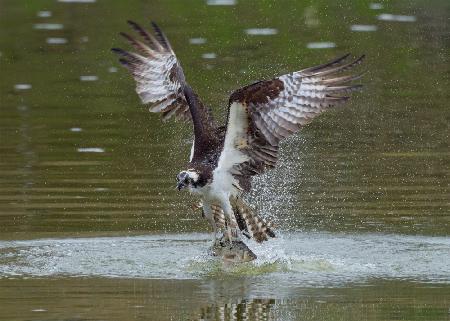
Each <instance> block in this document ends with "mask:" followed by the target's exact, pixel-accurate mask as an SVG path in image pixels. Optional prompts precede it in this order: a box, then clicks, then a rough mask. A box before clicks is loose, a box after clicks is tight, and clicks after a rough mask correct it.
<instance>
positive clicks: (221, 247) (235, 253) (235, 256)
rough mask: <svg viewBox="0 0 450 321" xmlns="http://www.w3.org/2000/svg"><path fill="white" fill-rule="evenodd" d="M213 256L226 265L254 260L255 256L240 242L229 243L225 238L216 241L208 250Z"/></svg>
mask: <svg viewBox="0 0 450 321" xmlns="http://www.w3.org/2000/svg"><path fill="white" fill-rule="evenodd" d="M209 252H210V254H211V255H213V256H217V257H221V258H222V259H223V261H224V262H227V263H245V262H251V261H254V260H256V258H257V256H256V254H255V253H253V251H252V250H250V249H249V247H248V246H247V245H246V244H245V243H244V242H243V241H241V240H233V241H232V242H231V244H230V241H229V240H228V239H227V238H226V237H225V236H223V237H221V238H220V239H217V240H216V241H215V242H214V244H213V245H212V246H211V248H210V249H209Z"/></svg>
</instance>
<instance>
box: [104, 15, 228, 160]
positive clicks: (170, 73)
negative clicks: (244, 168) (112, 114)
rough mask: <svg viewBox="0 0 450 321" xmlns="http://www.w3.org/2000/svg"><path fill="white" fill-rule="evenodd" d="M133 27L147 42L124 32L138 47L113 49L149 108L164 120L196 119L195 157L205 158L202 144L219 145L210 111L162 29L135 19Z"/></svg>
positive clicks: (123, 34) (131, 24)
mask: <svg viewBox="0 0 450 321" xmlns="http://www.w3.org/2000/svg"><path fill="white" fill-rule="evenodd" d="M128 23H129V24H130V26H131V27H132V28H133V29H134V30H135V31H136V32H137V33H138V34H139V35H140V36H141V38H142V39H143V42H142V41H140V40H137V39H135V38H133V37H132V36H130V35H128V34H126V33H123V32H122V33H120V34H121V35H122V36H123V37H124V38H125V39H126V40H127V41H128V42H129V43H130V44H131V45H132V46H133V47H134V48H135V49H136V50H137V52H138V53H136V52H129V51H126V50H123V49H119V48H113V49H112V51H113V52H115V53H117V54H118V55H120V56H121V58H120V59H119V61H120V62H121V63H122V64H123V65H124V66H125V67H126V68H127V69H128V70H129V71H130V72H131V74H132V75H133V78H134V80H135V81H136V92H137V94H138V95H139V97H140V98H141V101H142V102H143V103H144V104H150V108H149V110H150V111H151V112H154V113H162V118H163V120H168V119H170V118H171V117H175V118H176V119H182V120H189V119H190V120H192V121H193V125H194V134H195V142H194V146H195V148H194V153H193V155H192V156H193V157H195V158H201V157H202V156H203V155H202V154H203V153H204V152H205V148H201V147H202V146H213V147H214V146H215V145H217V141H218V140H219V139H218V138H217V137H216V136H217V135H216V130H215V129H216V125H215V123H214V119H213V117H212V114H211V112H210V110H209V109H208V108H207V107H206V106H205V105H204V104H203V103H202V102H201V100H200V99H199V97H198V96H197V94H196V93H195V92H194V91H193V90H192V88H191V87H190V86H189V85H188V84H187V83H186V80H185V77H184V73H183V69H182V68H181V65H180V63H179V62H178V60H177V57H176V56H175V53H174V52H173V50H172V47H171V45H170V43H169V40H168V39H167V37H166V36H165V35H164V33H163V32H162V30H161V29H160V28H159V27H158V26H157V25H156V24H155V23H154V22H152V27H153V30H154V34H155V35H152V34H151V33H149V32H147V31H146V30H144V29H143V28H142V27H141V26H139V25H138V24H137V23H135V22H133V21H128Z"/></svg>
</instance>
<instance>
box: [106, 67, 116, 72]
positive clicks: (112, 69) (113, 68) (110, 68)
mask: <svg viewBox="0 0 450 321" xmlns="http://www.w3.org/2000/svg"><path fill="white" fill-rule="evenodd" d="M108 71H109V72H117V68H116V67H109V68H108Z"/></svg>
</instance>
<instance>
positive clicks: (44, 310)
mask: <svg viewBox="0 0 450 321" xmlns="http://www.w3.org/2000/svg"><path fill="white" fill-rule="evenodd" d="M31 312H47V310H46V309H33V310H31Z"/></svg>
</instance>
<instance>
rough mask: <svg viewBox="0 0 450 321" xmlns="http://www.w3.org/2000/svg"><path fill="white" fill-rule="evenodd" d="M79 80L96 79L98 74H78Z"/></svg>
mask: <svg viewBox="0 0 450 321" xmlns="http://www.w3.org/2000/svg"><path fill="white" fill-rule="evenodd" d="M80 80H81V81H97V80H98V76H95V75H86V76H80Z"/></svg>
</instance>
